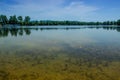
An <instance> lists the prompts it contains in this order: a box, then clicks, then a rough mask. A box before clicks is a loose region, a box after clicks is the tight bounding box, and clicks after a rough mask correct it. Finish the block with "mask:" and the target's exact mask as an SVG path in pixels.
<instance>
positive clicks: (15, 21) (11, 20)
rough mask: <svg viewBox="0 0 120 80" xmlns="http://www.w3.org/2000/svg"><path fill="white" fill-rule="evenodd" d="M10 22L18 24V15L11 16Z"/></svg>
mask: <svg viewBox="0 0 120 80" xmlns="http://www.w3.org/2000/svg"><path fill="white" fill-rule="evenodd" d="M9 23H10V24H17V23H18V20H17V18H16V15H14V16H10V19H9Z"/></svg>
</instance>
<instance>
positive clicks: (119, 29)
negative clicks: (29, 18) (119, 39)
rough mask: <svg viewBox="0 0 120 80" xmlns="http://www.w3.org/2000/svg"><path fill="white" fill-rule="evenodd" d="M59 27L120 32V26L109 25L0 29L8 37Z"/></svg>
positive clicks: (1, 34)
mask: <svg viewBox="0 0 120 80" xmlns="http://www.w3.org/2000/svg"><path fill="white" fill-rule="evenodd" d="M58 29H60V30H61V29H63V30H74V29H104V30H116V31H117V32H120V27H112V26H111V27H107V26H104V27H96V26H93V27H63V28H60V27H56V28H55V27H54V28H51V27H42V28H20V27H15V26H14V27H7V28H1V29H0V37H7V36H8V35H9V34H10V35H11V36H16V37H17V36H23V35H24V34H25V35H30V34H31V31H32V30H36V31H38V30H41V31H44V30H58Z"/></svg>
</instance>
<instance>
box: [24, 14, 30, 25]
mask: <svg viewBox="0 0 120 80" xmlns="http://www.w3.org/2000/svg"><path fill="white" fill-rule="evenodd" d="M24 23H25V25H29V23H30V17H29V16H25V19H24Z"/></svg>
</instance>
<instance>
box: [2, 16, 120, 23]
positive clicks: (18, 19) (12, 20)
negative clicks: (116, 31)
mask: <svg viewBox="0 0 120 80" xmlns="http://www.w3.org/2000/svg"><path fill="white" fill-rule="evenodd" d="M30 19H31V18H30V17H29V16H25V18H23V17H22V16H18V17H16V15H13V16H10V17H9V19H8V18H7V16H6V15H0V24H1V25H5V24H17V25H120V20H117V21H104V22H82V21H51V20H41V21H31V20H30Z"/></svg>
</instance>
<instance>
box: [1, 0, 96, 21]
mask: <svg viewBox="0 0 120 80" xmlns="http://www.w3.org/2000/svg"><path fill="white" fill-rule="evenodd" d="M14 1H16V0H14ZM17 3H19V4H17V5H6V4H4V5H3V8H4V9H5V10H0V12H1V13H5V14H9V15H13V14H16V15H22V16H25V15H29V16H31V17H32V18H34V19H38V20H39V19H55V20H62V19H64V20H65V19H66V20H67V19H71V20H72V19H74V20H75V19H76V20H78V19H79V20H80V19H83V18H86V16H88V14H91V13H94V12H95V11H96V10H98V8H96V7H94V6H90V5H87V4H85V3H84V2H81V1H79V2H75V1H72V2H70V4H67V2H66V0H58V1H57V0H24V2H23V1H20V0H17ZM64 3H66V4H67V5H63V4H64ZM3 8H2V9H3Z"/></svg>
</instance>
